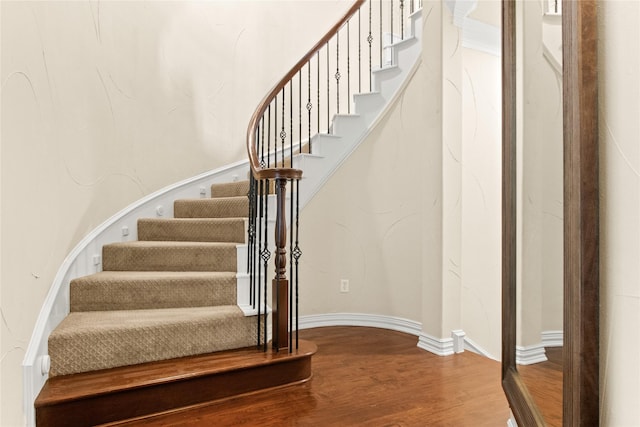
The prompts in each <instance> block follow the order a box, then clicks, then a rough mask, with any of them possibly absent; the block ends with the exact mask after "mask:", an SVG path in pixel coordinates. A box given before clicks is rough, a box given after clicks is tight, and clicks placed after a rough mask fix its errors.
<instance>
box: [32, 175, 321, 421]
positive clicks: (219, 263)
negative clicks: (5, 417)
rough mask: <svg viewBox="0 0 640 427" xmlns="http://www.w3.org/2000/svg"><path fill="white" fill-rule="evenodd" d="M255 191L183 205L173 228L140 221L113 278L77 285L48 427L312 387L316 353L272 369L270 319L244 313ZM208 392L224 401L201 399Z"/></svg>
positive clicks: (53, 351)
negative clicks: (243, 261)
mask: <svg viewBox="0 0 640 427" xmlns="http://www.w3.org/2000/svg"><path fill="white" fill-rule="evenodd" d="M248 191H249V183H248V181H243V182H232V183H228V184H214V185H212V186H211V196H212V197H211V198H207V199H183V200H176V201H175V203H174V216H175V218H172V219H156V218H143V219H140V220H139V221H138V240H137V241H132V242H122V243H112V244H108V245H105V246H104V247H103V250H102V257H103V259H102V265H103V271H102V272H99V273H96V274H92V275H89V276H84V277H80V278H77V279H74V280H73V281H72V282H71V285H70V310H71V312H70V313H69V315H68V316H67V317H66V318H65V319H64V320H63V321H62V322H61V323H60V325H59V326H58V327H57V328H56V329H55V330H54V331H53V332H52V333H51V335H50V336H49V355H50V358H51V359H50V360H51V368H50V372H49V375H50V379H49V381H48V382H47V384H46V385H45V387H44V388H43V390H42V392H41V393H40V395H39V397H38V398H37V399H36V402H35V407H36V422H37V424H38V425H94V424H100V423H106V422H115V421H120V420H126V419H130V418H133V417H141V416H145V415H150V414H153V413H157V412H162V411H167V410H172V409H176V408H181V407H184V406H188V405H193V404H196V403H202V402H206V401H209V400H213V399H215V398H221V397H228V396H229V395H234V394H238V393H246V392H248V391H253V390H256V389H257V388H268V387H274V386H277V385H283V384H286V383H290V382H298V381H303V380H306V379H308V378H309V377H310V374H311V371H310V356H311V354H313V352H314V351H315V350H314V348H313V346H312V345H307V344H305V349H304V350H303V352H302V353H300V352H298V353H296V354H294V355H291V356H289V355H287V354H285V355H280V357H277V356H278V355H275V356H276V360H278V361H279V362H278V363H277V364H272V363H270V361H271V359H274V355H273V354H271V353H264V352H263V350H262V349H261V348H260V349H257V348H256V344H257V342H258V334H259V332H260V333H262V331H263V330H264V328H265V320H264V318H265V315H264V314H261V315H258V314H253V315H245V313H244V312H243V311H242V310H241V309H240V308H239V307H238V305H237V296H236V289H237V284H236V275H237V265H238V263H237V260H236V254H237V250H236V245H238V244H243V243H244V242H245V236H246V231H245V221H246V217H247V216H248V199H247V192H248ZM259 317H260V319H259ZM237 349H241V350H237ZM225 350H236V351H231V352H229V351H227V352H224V351H225ZM217 352H223V353H219V354H211V353H217ZM194 355H202V356H194ZM188 356H189V357H188ZM159 361H164V362H159ZM222 361H224V363H222ZM292 364H293V365H294V366H297V365H300V366H298V367H297V369H295V368H292V366H291V365H292ZM236 365H237V366H236ZM269 366H271V368H269ZM284 366H288V368H287V369H286V372H288V373H289V374H287V375H283V372H282V370H283V367H284ZM122 367H124V368H122ZM248 368H250V369H248ZM269 369H271V370H273V373H272V375H265V374H264V372H263V373H262V375H260V376H258V377H261V378H263V379H262V381H255V380H254V381H252V380H251V378H250V377H247V375H248V372H251V371H252V370H253V371H255V370H260V371H265V372H269ZM185 372H186V373H188V374H185ZM83 373H84V374H83ZM232 373H233V374H232ZM252 377H254V378H255V377H256V375H255V372H254V373H253V375H252ZM159 383H161V384H162V386H161V387H160V386H159V385H158V384H159ZM194 383H196V384H195V385H194ZM203 383H204V384H207V385H208V387H205V389H207V390H209V389H210V390H215V392H214V393H212V392H211V391H208V392H200V393H197V394H196V393H194V392H193V388H194V387H200V388H202V387H203V386H202V384H203ZM198 384H200V385H199V386H198ZM181 389H184V390H187V389H189V390H190V392H189V393H186V394H184V393H178V394H175V393H176V392H177V390H181ZM205 391H206V390H205ZM132 395H134V396H135V397H134V398H135V402H137V404H136V405H131V400H129V399H131V398H132ZM162 396H164V399H161V398H159V397H162ZM114 405H119V406H117V410H114V409H115V407H114ZM97 408H98V409H97ZM99 408H106V409H104V410H103V411H102V412H101V410H100V409H99Z"/></svg>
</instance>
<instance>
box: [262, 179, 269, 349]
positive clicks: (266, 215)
mask: <svg viewBox="0 0 640 427" xmlns="http://www.w3.org/2000/svg"><path fill="white" fill-rule="evenodd" d="M264 183H265V192H264V193H265V194H264V196H263V197H264V248H263V250H262V253H261V256H262V260H263V261H264V289H263V291H264V313H265V322H264V351H267V319H266V314H267V268H268V266H269V258H271V252H270V251H269V249H268V248H269V236H268V234H269V233H267V231H268V230H269V226H268V225H269V180H268V179H265V180H264Z"/></svg>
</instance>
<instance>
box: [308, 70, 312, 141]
mask: <svg viewBox="0 0 640 427" xmlns="http://www.w3.org/2000/svg"><path fill="white" fill-rule="evenodd" d="M307 67H308V68H307V70H308V71H309V73H308V89H307V92H308V97H307V111H308V112H309V136H308V138H309V153H311V109H312V108H313V104H312V103H311V60H309V62H307Z"/></svg>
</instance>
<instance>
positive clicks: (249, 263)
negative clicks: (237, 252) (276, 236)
mask: <svg viewBox="0 0 640 427" xmlns="http://www.w3.org/2000/svg"><path fill="white" fill-rule="evenodd" d="M253 182H254V178H253V175H251V176H250V177H249V193H248V194H247V197H248V198H249V229H248V231H247V274H248V275H249V303H250V304H252V305H253V304H254V303H255V300H254V299H253V297H254V287H253V253H252V250H253V237H254V236H253V233H252V231H253V217H254V210H253V201H254V197H253V196H254V194H253ZM254 308H255V306H254Z"/></svg>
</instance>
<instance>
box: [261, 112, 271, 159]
mask: <svg viewBox="0 0 640 427" xmlns="http://www.w3.org/2000/svg"><path fill="white" fill-rule="evenodd" d="M263 162H264V160H263ZM267 167H271V104H269V107H267Z"/></svg>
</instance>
